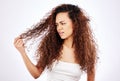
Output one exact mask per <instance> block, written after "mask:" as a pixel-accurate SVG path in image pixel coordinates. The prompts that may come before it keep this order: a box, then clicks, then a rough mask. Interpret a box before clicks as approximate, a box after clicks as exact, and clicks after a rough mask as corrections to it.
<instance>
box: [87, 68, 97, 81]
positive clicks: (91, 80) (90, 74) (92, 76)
mask: <svg viewBox="0 0 120 81" xmlns="http://www.w3.org/2000/svg"><path fill="white" fill-rule="evenodd" d="M91 70H92V72H89V71H87V81H94V80H95V68H92V69H91Z"/></svg>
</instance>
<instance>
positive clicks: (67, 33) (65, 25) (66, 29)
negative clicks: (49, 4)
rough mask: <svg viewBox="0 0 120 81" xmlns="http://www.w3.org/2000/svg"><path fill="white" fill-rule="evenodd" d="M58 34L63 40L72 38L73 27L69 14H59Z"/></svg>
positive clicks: (57, 19) (57, 21) (57, 20)
mask: <svg viewBox="0 0 120 81" xmlns="http://www.w3.org/2000/svg"><path fill="white" fill-rule="evenodd" d="M56 27H57V32H58V34H59V35H60V37H61V39H68V38H71V37H72V34H73V25H72V20H71V19H70V18H69V16H68V13H67V12H61V13H58V14H57V16H56Z"/></svg>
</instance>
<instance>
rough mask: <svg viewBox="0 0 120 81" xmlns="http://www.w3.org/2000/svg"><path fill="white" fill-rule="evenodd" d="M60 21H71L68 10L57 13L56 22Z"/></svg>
mask: <svg viewBox="0 0 120 81" xmlns="http://www.w3.org/2000/svg"><path fill="white" fill-rule="evenodd" d="M60 21H66V22H67V21H71V19H70V18H69V16H68V13H67V12H60V13H58V14H57V15H56V23H59V22H60Z"/></svg>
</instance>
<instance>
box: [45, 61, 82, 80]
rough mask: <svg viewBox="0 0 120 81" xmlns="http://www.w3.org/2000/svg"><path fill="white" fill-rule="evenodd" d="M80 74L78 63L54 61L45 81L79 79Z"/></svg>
mask: <svg viewBox="0 0 120 81" xmlns="http://www.w3.org/2000/svg"><path fill="white" fill-rule="evenodd" d="M81 74H82V70H81V69H80V65H79V64H75V63H69V62H64V61H55V62H54V63H53V67H52V69H51V70H49V72H48V80H47V81H79V79H80V77H81Z"/></svg>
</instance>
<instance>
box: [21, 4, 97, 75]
mask: <svg viewBox="0 0 120 81" xmlns="http://www.w3.org/2000/svg"><path fill="white" fill-rule="evenodd" d="M61 12H68V15H69V18H70V19H71V20H72V22H73V45H74V49H75V51H74V53H75V59H76V61H77V62H78V63H79V65H80V66H81V69H82V70H83V71H85V72H86V71H88V72H91V73H92V72H93V70H92V69H93V68H94V65H95V63H96V57H97V53H96V49H97V48H96V42H95V40H94V37H93V33H92V30H91V28H90V25H89V21H90V20H89V18H88V17H87V16H86V15H85V13H84V12H83V10H82V9H81V8H79V7H78V6H76V5H72V4H61V5H59V6H57V7H55V8H53V9H52V11H51V12H50V13H48V14H47V16H46V18H43V19H42V20H41V21H40V22H39V23H38V24H36V25H35V26H34V27H33V28H31V29H29V30H27V31H26V32H24V33H22V34H21V35H20V36H21V38H22V39H25V40H26V41H28V40H30V39H33V38H38V37H40V36H41V37H42V38H41V41H40V42H39V45H38V48H37V50H36V55H37V57H38V58H39V59H38V61H37V65H36V66H37V67H38V68H42V69H43V70H44V69H45V67H48V68H50V66H51V65H52V63H53V62H54V61H55V60H58V59H59V57H60V54H61V53H60V52H61V50H62V44H63V41H64V39H61V38H60V36H59V34H58V32H57V30H56V24H55V21H56V15H57V14H58V13H61Z"/></svg>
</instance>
